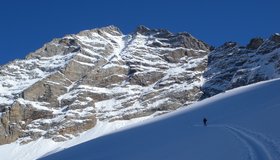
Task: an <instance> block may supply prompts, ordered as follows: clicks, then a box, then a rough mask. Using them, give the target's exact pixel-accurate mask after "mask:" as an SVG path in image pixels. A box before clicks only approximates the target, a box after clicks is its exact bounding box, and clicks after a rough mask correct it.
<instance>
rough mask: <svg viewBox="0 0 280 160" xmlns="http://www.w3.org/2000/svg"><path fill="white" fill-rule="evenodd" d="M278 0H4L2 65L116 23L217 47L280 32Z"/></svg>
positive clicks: (1, 5)
mask: <svg viewBox="0 0 280 160" xmlns="http://www.w3.org/2000/svg"><path fill="white" fill-rule="evenodd" d="M279 15H280V0H137V1H133V0H107V1H106V0H98V1H97V0H96V1H95V0H1V3H0V36H1V37H0V55H1V57H0V64H3V63H7V62H8V61H10V60H12V59H15V58H23V57H25V55H27V54H28V53H29V52H32V51H34V50H36V49H38V48H40V47H41V46H42V45H43V44H44V43H46V42H48V41H50V40H52V39H53V38H56V37H62V36H64V35H65V34H70V33H77V32H79V31H81V30H85V29H91V28H96V27H102V26H107V25H111V24H113V25H116V26H117V27H119V28H120V29H121V30H122V31H123V32H124V33H130V32H133V31H134V30H135V28H136V27H137V26H138V25H140V24H143V25H145V26H147V27H149V28H166V29H168V30H170V31H172V32H182V31H186V32H189V33H191V34H192V35H194V36H195V37H197V38H199V39H201V40H204V41H205V42H207V43H209V44H211V45H214V46H218V45H221V44H222V43H224V42H225V41H237V42H239V43H241V44H246V43H247V42H248V41H249V39H250V38H252V37H255V36H262V37H268V36H269V35H271V34H272V33H275V32H280V20H279Z"/></svg>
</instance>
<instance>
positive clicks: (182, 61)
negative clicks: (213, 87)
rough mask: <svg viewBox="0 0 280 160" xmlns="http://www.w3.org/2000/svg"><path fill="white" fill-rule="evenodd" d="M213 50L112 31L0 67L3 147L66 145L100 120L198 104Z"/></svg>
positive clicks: (169, 37) (183, 40) (62, 42)
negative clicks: (40, 142) (41, 142)
mask: <svg viewBox="0 0 280 160" xmlns="http://www.w3.org/2000/svg"><path fill="white" fill-rule="evenodd" d="M208 51H209V46H208V45H207V44H205V43H203V42H202V41H199V40H197V39H195V38H194V37H192V36H191V35H190V34H187V33H178V34H173V33H170V32H168V31H166V30H156V29H152V30H151V29H148V28H146V27H144V26H140V27H138V29H137V30H136V32H134V33H133V34H130V35H123V34H122V33H121V31H120V30H119V29H118V28H116V27H114V26H108V27H104V28H100V29H93V30H86V31H82V32H80V33H78V34H76V35H67V36H65V37H63V38H61V39H54V40H53V41H51V42H49V43H47V44H45V45H44V46H43V47H42V48H40V49H38V50H37V51H35V52H34V53H31V54H29V55H28V56H27V57H26V59H25V60H16V61H13V62H11V63H9V64H7V65H5V66H2V67H1V69H0V75H1V76H0V84H1V85H0V100H1V101H0V111H1V115H0V117H1V122H0V144H5V143H9V142H12V141H15V140H18V141H19V142H21V143H27V142H29V141H32V140H35V139H38V138H40V137H45V138H52V139H53V140H54V141H64V140H67V139H71V138H72V137H73V136H76V135H78V134H79V133H81V132H83V131H86V130H88V129H90V128H92V127H94V126H95V124H96V122H97V121H107V122H108V123H110V121H115V120H128V119H133V118H136V117H141V116H147V115H158V114H162V113H165V112H168V111H170V110H174V109H177V108H178V107H180V106H181V105H183V104H189V103H192V102H193V101H196V100H197V99H198V98H199V97H200V96H201V95H202V92H201V90H200V86H201V84H202V83H203V77H202V73H203V71H204V70H205V68H206V66H207V53H208Z"/></svg>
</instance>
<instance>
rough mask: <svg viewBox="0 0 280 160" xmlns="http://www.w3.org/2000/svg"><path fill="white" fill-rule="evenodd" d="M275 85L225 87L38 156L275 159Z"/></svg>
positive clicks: (278, 146)
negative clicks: (129, 125) (147, 118)
mask: <svg viewBox="0 0 280 160" xmlns="http://www.w3.org/2000/svg"><path fill="white" fill-rule="evenodd" d="M279 89H280V80H279V79H277V80H274V81H268V82H265V83H263V82H261V83H258V84H253V85H250V86H246V87H242V88H238V89H234V90H231V91H227V92H226V93H223V94H219V95H217V96H214V97H211V98H208V99H205V100H203V101H200V102H197V103H196V104H193V105H190V106H189V107H186V108H183V109H180V110H178V111H174V112H173V113H169V114H166V115H162V116H160V117H157V118H154V119H152V120H151V121H149V122H145V123H144V124H143V123H142V124H139V125H138V126H134V127H132V128H128V129H126V130H123V131H121V132H116V133H114V134H110V135H106V136H103V137H100V138H97V139H95V140H92V141H88V142H86V143H82V144H80V145H77V146H74V147H72V148H69V149H66V150H62V151H61V152H58V153H55V154H52V155H49V156H47V157H44V158H41V159H42V160H57V159H73V157H75V158H74V159H79V160H87V159H95V160H108V159H114V160H131V159H133V160H143V159H145V160H155V159H160V160H174V159H176V160H185V159H191V160H201V159H227V160H245V159H246V160H248V159H260V160H261V159H262V160H264V159H269V160H279V157H280V143H279V142H280V141H279V140H280V128H279V127H278V117H279V113H280V103H279V98H280V95H279V94H278V92H279ZM204 116H205V117H207V118H208V126H207V127H205V126H203V123H202V119H203V117H204Z"/></svg>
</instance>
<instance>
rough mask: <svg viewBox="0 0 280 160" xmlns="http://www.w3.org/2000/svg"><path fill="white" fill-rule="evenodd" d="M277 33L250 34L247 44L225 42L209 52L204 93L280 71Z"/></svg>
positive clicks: (217, 91) (237, 85)
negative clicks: (265, 36) (264, 35)
mask: <svg viewBox="0 0 280 160" xmlns="http://www.w3.org/2000/svg"><path fill="white" fill-rule="evenodd" d="M279 38H280V35H279V34H274V35H272V36H271V37H270V38H269V39H267V40H263V39H261V38H253V39H252V40H251V41H250V43H249V44H248V45H247V47H242V46H239V45H238V44H237V43H234V42H228V43H225V44H224V45H222V46H221V47H218V48H216V49H215V50H214V51H212V52H211V53H209V57H208V67H207V70H206V71H205V73H204V76H205V79H206V81H205V84H204V85H203V86H202V90H203V92H204V96H203V98H205V97H209V96H213V95H215V94H218V93H220V92H224V91H226V90H229V89H232V88H236V87H240V86H244V85H248V84H251V83H255V82H259V81H263V80H268V79H273V78H277V77H279V75H280V68H279V66H280V65H279V64H280V49H279V48H280V41H279Z"/></svg>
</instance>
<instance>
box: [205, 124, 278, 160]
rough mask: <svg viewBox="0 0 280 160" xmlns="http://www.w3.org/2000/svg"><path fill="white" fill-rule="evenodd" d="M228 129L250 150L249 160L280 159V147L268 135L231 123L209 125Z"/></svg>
mask: <svg viewBox="0 0 280 160" xmlns="http://www.w3.org/2000/svg"><path fill="white" fill-rule="evenodd" d="M208 127H220V128H225V129H227V130H228V131H229V132H230V133H231V134H233V135H234V136H235V137H237V139H239V140H240V141H241V142H242V143H243V144H244V145H245V147H246V148H247V149H248V151H249V155H248V156H249V157H248V158H247V159H249V160H280V148H279V147H278V146H277V145H276V143H275V141H274V140H273V139H271V138H268V137H267V136H265V135H263V134H261V133H258V132H254V131H251V130H248V129H244V128H241V127H233V126H230V125H209V126H208Z"/></svg>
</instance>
